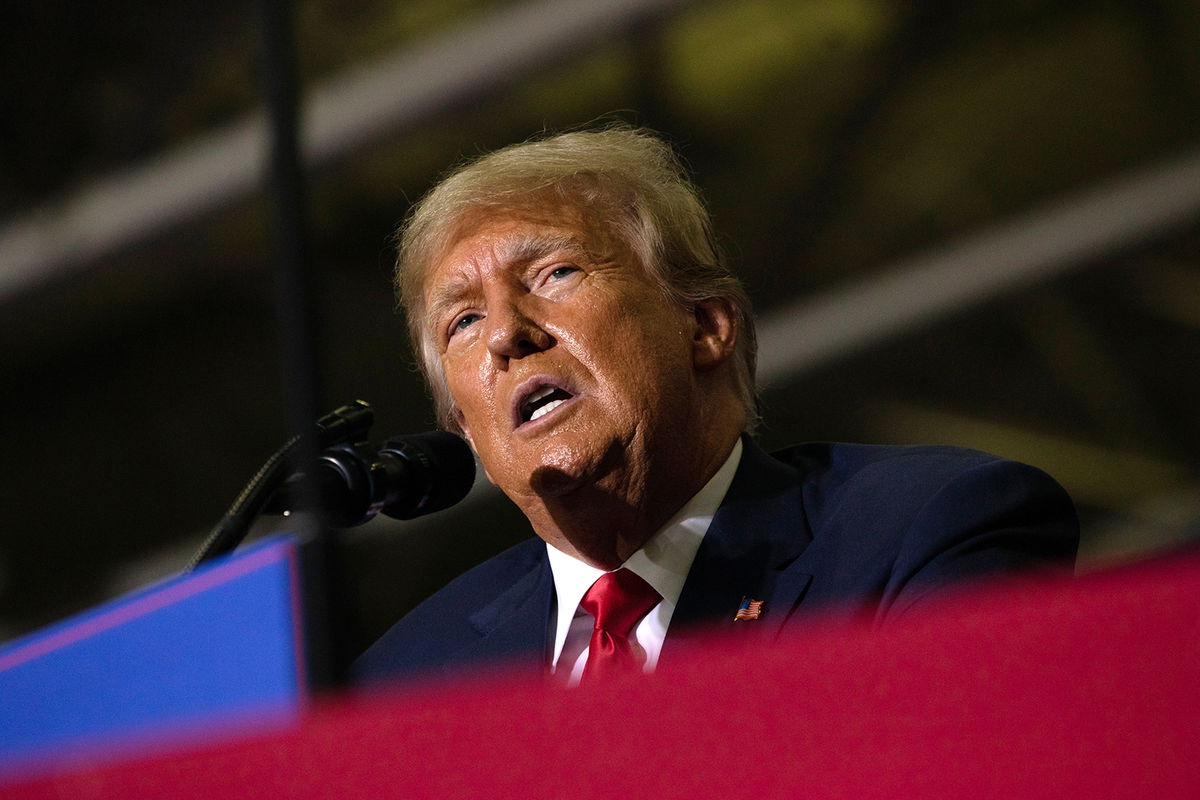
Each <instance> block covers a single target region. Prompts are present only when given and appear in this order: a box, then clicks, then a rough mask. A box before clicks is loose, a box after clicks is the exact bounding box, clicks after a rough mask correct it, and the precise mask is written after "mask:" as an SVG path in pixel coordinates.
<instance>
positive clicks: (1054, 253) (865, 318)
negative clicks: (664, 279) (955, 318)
mask: <svg viewBox="0 0 1200 800" xmlns="http://www.w3.org/2000/svg"><path fill="white" fill-rule="evenodd" d="M1198 221H1200V149H1197V150H1193V151H1191V152H1188V153H1184V154H1183V155H1180V156H1178V157H1176V158H1175V159H1173V160H1171V161H1168V162H1165V163H1162V164H1158V165H1156V166H1153V167H1149V168H1146V169H1143V170H1141V171H1140V172H1136V173H1133V174H1131V175H1127V176H1123V177H1120V178H1117V179H1113V180H1110V181H1107V182H1105V183H1103V184H1100V185H1097V186H1094V187H1092V188H1089V189H1086V190H1084V191H1082V192H1079V193H1077V194H1075V195H1072V196H1068V197H1064V198H1061V199H1059V200H1057V201H1055V202H1052V203H1050V204H1049V205H1047V206H1044V207H1042V208H1038V209H1035V210H1033V211H1031V212H1029V213H1027V214H1024V215H1022V216H1020V217H1017V218H1016V219H1013V220H1011V221H1009V222H1006V223H1002V224H999V225H996V226H995V227H993V228H989V229H986V230H984V231H982V232H980V233H977V234H975V235H973V236H966V237H964V238H962V239H959V240H956V241H953V242H951V243H949V244H947V245H945V246H943V247H940V248H936V249H934V250H931V251H929V252H926V253H922V254H920V255H917V256H916V257H913V258H910V259H907V260H904V261H901V262H899V263H897V264H894V265H892V266H891V267H889V268H886V269H883V270H880V271H879V272H877V273H875V274H872V275H869V276H867V277H866V278H863V279H862V280H859V281H856V282H854V283H850V284H846V285H842V286H838V287H834V288H832V289H830V290H827V291H825V292H823V293H818V294H815V295H811V296H809V297H805V298H803V299H801V300H800V301H798V302H796V303H793V304H792V305H789V306H786V307H784V308H780V309H778V310H776V311H774V312H772V313H771V314H770V315H769V316H767V317H765V318H764V319H763V320H762V322H761V323H760V327H759V330H758V336H759V342H760V351H761V352H760V355H759V368H758V379H759V384H760V385H762V386H764V387H765V386H769V385H770V384H772V383H775V382H777V381H780V380H782V379H784V378H787V377H790V376H793V375H796V374H798V373H800V372H804V371H805V370H808V369H812V368H813V367H816V366H819V365H821V364H824V363H826V362H829V361H833V360H836V359H838V358H841V357H843V356H845V355H849V354H850V353H853V352H856V351H859V350H863V349H865V348H867V347H870V346H871V345H873V344H875V343H877V342H880V341H883V340H886V339H889V338H891V337H894V336H898V335H900V334H902V333H904V332H906V331H909V330H912V329H914V328H917V327H919V326H920V325H923V324H926V323H929V322H932V321H933V320H936V319H938V318H941V317H944V316H946V315H949V314H952V313H954V312H957V311H961V310H963V309H966V308H969V307H970V306H972V305H974V304H977V303H981V302H983V301H985V300H988V299H990V298H992V297H996V296H998V295H1001V294H1004V293H1007V292H1012V291H1015V290H1017V289H1020V288H1022V287H1025V286H1031V285H1034V284H1036V283H1039V282H1043V281H1047V280H1050V279H1052V278H1055V277H1058V276H1060V275H1063V274H1066V273H1067V272H1070V271H1071V270H1075V269H1080V268H1083V267H1087V266H1089V265H1090V264H1092V263H1094V261H1095V260H1096V259H1098V258H1102V257H1104V256H1105V255H1107V254H1109V253H1113V252H1115V251H1119V250H1121V249H1123V248H1127V247H1131V246H1134V245H1137V244H1139V243H1141V242H1144V241H1148V240H1151V239H1153V238H1154V237H1157V236H1162V235H1165V234H1167V233H1170V232H1171V231H1173V230H1177V229H1179V228H1181V227H1183V226H1185V225H1188V224H1195V223H1196V222H1198Z"/></svg>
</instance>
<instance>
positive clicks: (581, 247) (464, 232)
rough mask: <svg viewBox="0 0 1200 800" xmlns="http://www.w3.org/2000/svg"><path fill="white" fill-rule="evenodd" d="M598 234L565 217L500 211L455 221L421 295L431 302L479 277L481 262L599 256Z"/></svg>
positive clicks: (511, 264)
mask: <svg viewBox="0 0 1200 800" xmlns="http://www.w3.org/2000/svg"><path fill="white" fill-rule="evenodd" d="M598 238H600V237H597V236H596V234H595V233H593V232H590V231H588V230H586V229H585V228H584V227H583V226H582V225H580V224H577V223H576V222H575V221H574V220H571V219H569V218H568V219H553V220H552V219H546V218H537V217H534V218H531V217H529V216H525V215H522V216H519V217H518V216H503V217H491V218H487V219H485V220H483V221H482V222H480V223H478V224H474V225H467V226H459V227H458V228H457V229H456V231H455V235H454V236H453V237H451V239H450V241H449V243H448V244H447V245H446V247H444V248H443V250H442V253H441V254H440V256H438V257H437V258H434V259H431V261H430V266H429V269H428V272H427V274H426V281H425V287H424V291H425V295H426V297H427V299H429V300H430V301H435V300H437V299H438V298H441V297H444V296H445V295H446V294H447V293H452V292H456V291H460V290H461V289H463V288H465V287H466V286H468V285H470V284H471V283H473V282H476V281H478V279H479V271H480V269H481V267H484V266H486V267H488V268H498V269H507V270H515V269H521V268H522V267H525V266H528V265H530V264H534V263H536V262H538V261H540V260H542V259H545V258H549V257H551V256H555V255H559V254H566V255H568V256H573V257H579V258H589V259H594V260H595V259H599V258H602V257H603V252H604V251H605V250H607V249H608V248H606V247H604V246H603V245H599V246H598V242H597V241H596V240H597V239H598Z"/></svg>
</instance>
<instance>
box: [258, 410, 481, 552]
mask: <svg viewBox="0 0 1200 800" xmlns="http://www.w3.org/2000/svg"><path fill="white" fill-rule="evenodd" d="M317 469H318V474H317V479H318V483H319V484H320V490H321V504H322V520H323V521H324V522H325V524H327V525H330V526H332V527H335V528H350V527H353V526H355V525H361V524H363V523H365V522H367V521H368V520H371V519H373V518H374V517H375V516H376V515H377V514H379V513H383V514H385V515H387V516H389V517H393V518H394V519H413V518H415V517H419V516H422V515H424V514H431V513H433V512H434V511H441V510H442V509H444V508H449V507H450V506H452V505H454V504H455V503H457V502H458V501H460V500H462V499H463V498H464V497H466V496H467V492H469V491H470V490H471V486H472V484H474V482H475V457H474V455H472V453H471V448H470V447H469V446H468V445H467V443H466V442H465V441H463V440H462V439H461V438H460V437H458V436H455V435H454V434H452V433H447V432H446V431H429V432H427V433H418V434H413V435H409V436H395V437H392V438H391V439H388V440H387V441H386V442H384V444H383V445H382V446H381V447H380V448H379V450H378V451H377V452H375V453H371V452H370V451H369V450H367V449H366V447H365V444H363V443H359V444H353V443H349V442H345V443H342V444H338V445H334V446H333V447H328V448H326V449H325V450H323V451H322V452H321V454H320V456H319V457H318V460H317ZM302 479H303V476H302V475H299V474H297V475H293V476H292V477H290V478H289V479H288V480H287V482H285V483H284V485H283V486H282V487H280V489H279V491H277V492H276V493H275V494H274V495H273V496H272V498H271V500H270V501H268V503H267V507H266V509H265V510H266V511H267V513H276V514H278V513H288V512H290V511H295V510H298V508H297V507H298V505H299V504H300V503H301V502H302V497H301V496H300V493H299V492H298V491H296V489H297V486H298V484H299V482H300V481H301V480H302Z"/></svg>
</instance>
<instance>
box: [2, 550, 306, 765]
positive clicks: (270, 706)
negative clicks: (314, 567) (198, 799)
mask: <svg viewBox="0 0 1200 800" xmlns="http://www.w3.org/2000/svg"><path fill="white" fill-rule="evenodd" d="M299 574H300V570H299V553H298V546H297V544H296V543H295V542H294V541H293V540H292V539H290V538H285V537H275V538H272V539H268V540H265V541H263V542H260V543H258V544H257V545H256V546H254V547H251V548H247V549H246V551H245V552H242V553H237V554H235V555H233V556H230V557H226V558H224V559H221V560H219V561H216V562H213V564H212V565H209V566H205V567H203V568H201V569H198V570H197V571H195V572H193V573H191V574H188V575H185V576H181V577H177V578H173V579H170V580H167V581H164V582H162V583H159V584H156V585H154V586H151V587H149V588H147V589H143V590H141V591H138V592H136V593H134V594H131V595H129V596H126V597H123V598H120V599H118V600H115V601H113V602H111V603H108V604H105V605H103V606H100V607H98V608H95V609H93V610H91V611H89V612H86V613H84V614H81V615H79V616H77V617H74V618H71V619H68V620H66V621H64V622H62V623H59V624H57V625H54V626H51V627H49V628H47V629H44V630H42V631H39V632H36V633H34V634H32V635H30V636H27V637H25V638H23V639H21V640H18V641H16V642H14V643H12V644H10V645H7V646H6V647H4V648H2V649H0V769H3V770H9V769H13V768H16V767H20V766H21V765H25V764H32V763H35V762H37V761H41V760H44V759H46V758H54V757H57V756H58V755H60V754H62V753H64V752H72V753H82V752H92V753H95V752H103V751H105V750H108V749H112V748H117V749H125V748H126V747H127V746H129V745H136V746H138V747H145V746H146V744H147V743H149V742H154V741H166V740H172V739H175V738H183V737H185V736H192V737H194V736H196V735H201V732H202V731H208V730H217V729H224V728H229V727H236V726H239V725H243V724H245V723H248V722H250V721H252V720H266V719H269V720H279V719H287V718H289V717H290V716H293V715H294V714H295V713H296V712H297V710H298V709H299V708H300V706H301V704H302V703H303V702H304V698H305V697H306V694H307V679H306V674H305V660H304V652H303V649H304V620H303V618H302V617H303V614H302V611H301V602H300V601H301V595H300V587H299Z"/></svg>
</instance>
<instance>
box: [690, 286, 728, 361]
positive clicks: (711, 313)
mask: <svg viewBox="0 0 1200 800" xmlns="http://www.w3.org/2000/svg"><path fill="white" fill-rule="evenodd" d="M692 313H693V315H694V316H695V321H696V326H695V328H694V329H693V333H692V363H693V364H694V365H695V367H696V369H698V370H700V371H701V372H704V371H707V370H710V369H714V368H715V367H718V366H720V365H721V364H724V363H725V362H726V361H728V360H729V357H730V356H732V355H733V348H734V345H735V344H737V334H738V331H737V314H736V313H735V312H734V308H733V304H732V303H731V302H729V301H728V300H727V299H725V298H723V297H708V298H705V299H704V300H701V301H700V302H698V303H696V305H695V306H694V307H693V309H692Z"/></svg>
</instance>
